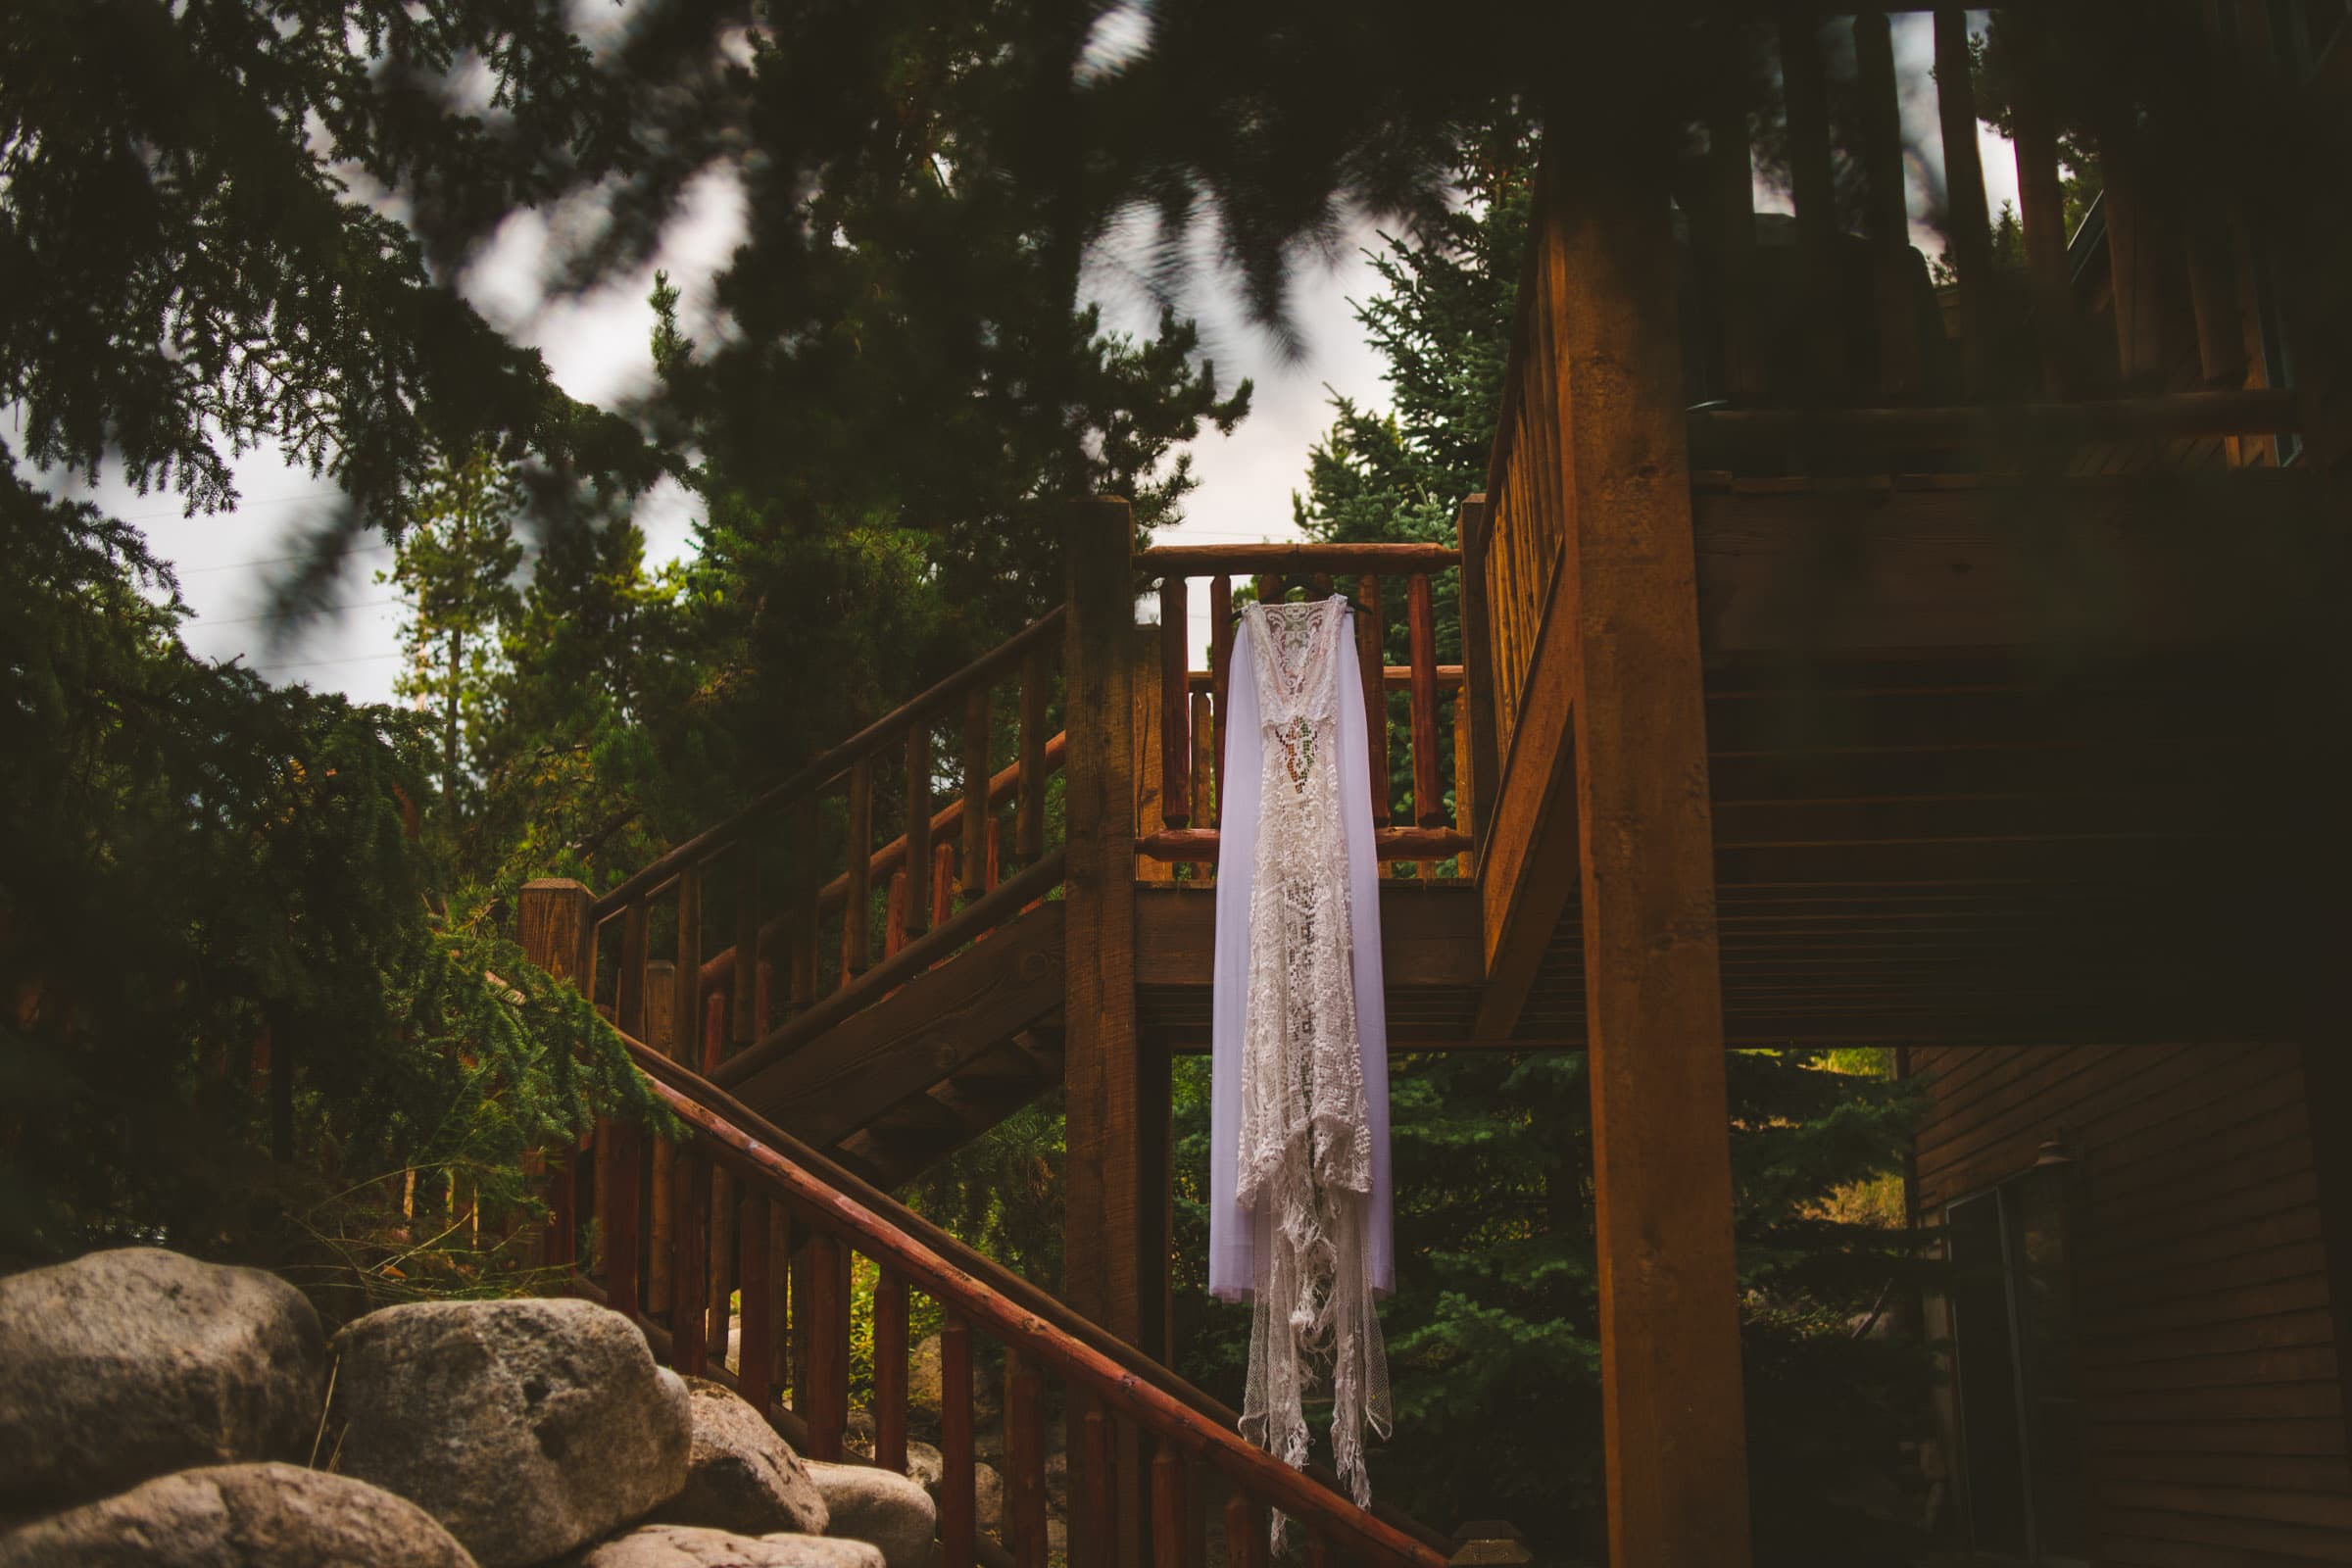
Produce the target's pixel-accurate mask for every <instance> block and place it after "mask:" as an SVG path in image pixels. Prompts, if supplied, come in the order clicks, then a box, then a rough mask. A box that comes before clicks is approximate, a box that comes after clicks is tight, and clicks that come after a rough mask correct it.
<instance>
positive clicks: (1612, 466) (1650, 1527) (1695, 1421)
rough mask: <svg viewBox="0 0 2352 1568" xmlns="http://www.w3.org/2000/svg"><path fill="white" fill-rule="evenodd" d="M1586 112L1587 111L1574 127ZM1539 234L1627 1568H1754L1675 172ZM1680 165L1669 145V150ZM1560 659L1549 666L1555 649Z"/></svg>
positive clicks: (1617, 1519) (1621, 190) (1606, 1390)
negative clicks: (1557, 380)
mask: <svg viewBox="0 0 2352 1568" xmlns="http://www.w3.org/2000/svg"><path fill="white" fill-rule="evenodd" d="M1572 113H1573V112H1572ZM1590 131H1591V133H1590V134H1589V135H1585V134H1580V135H1577V136H1573V137H1569V138H1567V139H1565V140H1564V141H1562V142H1561V143H1558V144H1557V145H1560V146H1563V147H1566V148H1576V149H1579V151H1578V152H1577V153H1576V154H1574V155H1572V156H1576V157H1577V158H1578V160H1579V162H1580V164H1581V165H1582V167H1580V168H1579V169H1578V170H1577V171H1576V177H1575V178H1574V179H1573V180H1569V181H1563V182H1561V183H1560V184H1559V185H1558V186H1555V188H1560V189H1573V191H1574V193H1575V194H1574V197H1573V198H1572V199H1570V200H1566V201H1560V202H1556V203H1553V204H1551V207H1550V210H1549V211H1548V213H1546V214H1544V215H1543V216H1541V217H1540V218H1539V220H1538V222H1539V227H1538V229H1537V232H1536V234H1535V236H1534V237H1535V241H1536V243H1538V244H1540V245H1543V246H1545V247H1547V248H1550V249H1552V250H1553V251H1554V252H1555V254H1556V255H1557V256H1558V257H1559V264H1558V265H1559V268H1560V270H1561V271H1562V272H1563V273H1564V281H1565V287H1566V290H1567V294H1568V297H1569V300H1570V302H1572V305H1573V308H1572V309H1569V310H1566V311H1563V312H1562V313H1560V316H1559V318H1558V319H1559V322H1560V325H1559V328H1558V336H1559V343H1558V349H1559V352H1558V354H1557V356H1556V358H1555V360H1554V363H1555V364H1556V365H1557V366H1558V367H1559V370H1558V373H1559V375H1560V377H1561V380H1562V385H1561V387H1560V388H1559V391H1558V407H1559V408H1560V410H1561V411H1562V416H1561V417H1562V422H1563V424H1564V425H1565V429H1564V431H1563V439H1564V441H1565V443H1566V445H1567V447H1568V456H1567V461H1566V463H1565V464H1564V466H1565V467H1566V468H1567V470H1568V471H1567V475H1566V478H1567V481H1568V485H1569V494H1568V496H1567V498H1566V499H1567V503H1568V519H1569V524H1568V528H1567V541H1568V542H1567V551H1568V559H1567V561H1566V562H1565V563H1564V564H1563V568H1562V570H1561V571H1560V573H1559V580H1560V583H1561V591H1562V593H1563V595H1564V596H1565V597H1564V599H1563V600H1562V601H1559V602H1555V603H1554V604H1553V606H1552V607H1551V613H1552V614H1554V615H1558V616H1563V617H1564V625H1563V626H1562V627H1560V628H1559V629H1560V630H1562V631H1565V632H1567V633H1568V634H1569V635H1572V636H1573V639H1574V653H1575V658H1574V669H1575V672H1576V679H1575V686H1576V690H1575V694H1574V702H1573V705H1572V711H1571V726H1572V734H1573V738H1574V747H1573V753H1574V762H1573V766H1574V780H1575V793H1574V802H1575V807H1576V812H1575V815H1576V823H1577V834H1578V844H1579V854H1580V859H1581V862H1582V877H1581V892H1582V898H1583V904H1584V941H1585V977H1586V978H1585V997H1586V1001H1585V1006H1586V1030H1587V1042H1588V1045H1587V1049H1588V1051H1589V1053H1590V1063H1589V1072H1590V1075H1591V1082H1592V1094H1593V1175H1594V1186H1595V1225H1596V1233H1597V1242H1598V1251H1599V1284H1600V1353H1601V1380H1602V1381H1601V1394H1602V1399H1601V1402H1602V1421H1603V1426H1604V1433H1605V1441H1606V1454H1607V1464H1608V1477H1607V1488H1608V1519H1609V1542H1610V1553H1611V1560H1612V1561H1613V1562H1615V1563H1617V1564H1620V1565H1624V1568H1632V1565H1637V1564H1638V1565H1641V1568H1700V1565H1704V1568H1742V1565H1744V1564H1745V1563H1747V1562H1748V1561H1749V1546H1748V1499H1747V1485H1746V1477H1747V1456H1746V1443H1745V1436H1744V1418H1743V1414H1742V1410H1743V1404H1744V1401H1743V1399H1742V1397H1741V1383H1740V1320H1739V1295H1738V1285H1737V1275H1736V1271H1735V1267H1734V1256H1733V1237H1732V1182H1731V1153H1730V1142H1729V1118H1728V1115H1727V1111H1726V1104H1725V1086H1724V1047H1723V1002H1722V990H1721V987H1722V981H1721V974H1720V970H1719V967H1718V963H1717V955H1716V927H1715V868H1714V858H1713V850H1714V845H1713V830H1712V822H1711V810H1710V804H1709V796H1708V788H1707V736H1706V715H1705V711H1704V707H1703V702H1702V686H1701V670H1700V664H1699V640H1698V598H1697V591H1696V567H1695V564H1694V556H1693V546H1692V538H1691V479H1690V472H1689V461H1688V454H1687V434H1686V425H1685V418H1684V414H1683V409H1682V405H1683V401H1684V400H1683V397H1682V365H1681V358H1680V339H1679V331H1680V328H1679V325H1678V323H1677V320H1676V299H1675V276H1676V269H1675V248H1674V233H1673V229H1672V227H1671V225H1670V221H1669V214H1668V208H1667V199H1666V194H1665V193H1666V191H1667V188H1668V180H1667V179H1666V177H1665V173H1666V172H1665V171H1664V170H1661V169H1653V168H1649V167H1647V164H1646V161H1645V157H1644V154H1643V149H1644V148H1645V147H1646V146H1647V145H1648V143H1647V142H1645V141H1644V140H1643V139H1642V137H1640V136H1639V135H1633V136H1629V135H1626V134H1624V133H1623V130H1622V127H1619V130H1618V133H1617V134H1610V133H1609V127H1606V126H1593V127H1590ZM1661 144H1663V143H1662V142H1661ZM1547 652H1548V650H1547Z"/></svg>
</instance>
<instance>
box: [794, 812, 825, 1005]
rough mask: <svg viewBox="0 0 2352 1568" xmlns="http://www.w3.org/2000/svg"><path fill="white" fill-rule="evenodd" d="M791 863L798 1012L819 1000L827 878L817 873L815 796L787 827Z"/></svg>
mask: <svg viewBox="0 0 2352 1568" xmlns="http://www.w3.org/2000/svg"><path fill="white" fill-rule="evenodd" d="M787 832H788V837H787V840H786V843H787V846H788V848H789V850H790V852H791V857H792V858H791V863H790V864H789V865H788V866H787V867H786V870H785V884H784V885H785V894H784V898H785V906H784V907H785V910H786V913H787V917H788V918H789V919H790V921H791V925H790V927H789V930H790V936H789V937H788V939H787V946H788V951H787V954H786V957H787V960H788V962H789V963H790V965H791V990H790V993H789V995H790V998H791V1002H792V1010H793V1013H794V1014H796V1015H797V1014H798V1013H800V1012H801V1010H802V1009H804V1008H805V1007H807V1006H808V1005H809V1004H810V1003H812V1002H814V1001H815V1000H816V949H817V936H818V932H819V929H820V927H821V926H822V924H823V920H824V917H823V915H822V914H821V913H820V912H819V898H820V892H821V889H822V887H823V884H824V878H823V877H822V876H821V875H819V874H818V866H817V831H816V797H815V796H813V795H811V796H810V797H809V799H808V800H807V801H804V802H803V803H802V804H801V805H799V806H796V807H794V808H793V811H792V818H791V822H790V824H789V827H788V829H787Z"/></svg>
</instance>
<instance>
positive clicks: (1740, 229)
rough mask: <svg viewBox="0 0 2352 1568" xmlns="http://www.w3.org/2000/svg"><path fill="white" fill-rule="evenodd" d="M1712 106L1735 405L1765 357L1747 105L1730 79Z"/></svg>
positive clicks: (1758, 378) (1719, 261) (1720, 272)
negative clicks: (1759, 318) (1758, 315)
mask: <svg viewBox="0 0 2352 1568" xmlns="http://www.w3.org/2000/svg"><path fill="white" fill-rule="evenodd" d="M1712 104H1713V109H1712V112H1711V113H1709V115H1708V116H1707V173H1708V180H1709V183H1710V184H1711V185H1712V186H1713V189H1714V206H1715V222H1716V237H1715V243H1716V260H1715V273H1716V275H1715V286H1716V288H1717V289H1718V290H1719V292H1720V297H1721V300H1722V308H1723V387H1724V395H1725V396H1726V397H1728V398H1730V399H1731V400H1732V401H1733V402H1735V403H1754V402H1755V401H1757V399H1758V398H1759V396H1760V395H1761V394H1762V392H1763V390H1764V361H1763V355H1762V353H1761V351H1760V350H1759V349H1758V347H1757V334H1756V178H1755V163H1754V158H1753V155H1752V152H1751V150H1750V148H1749V144H1748V128H1747V106H1746V105H1745V104H1743V103H1741V102H1740V100H1739V99H1738V98H1737V97H1736V96H1735V95H1734V93H1733V91H1732V90H1731V85H1730V84H1729V83H1727V84H1726V85H1725V87H1724V89H1723V90H1721V91H1718V92H1717V93H1715V94H1714V96H1713V98H1712ZM1493 499H1495V500H1496V501H1500V500H1502V499H1503V498H1502V497H1499V496H1497V497H1495V498H1493Z"/></svg>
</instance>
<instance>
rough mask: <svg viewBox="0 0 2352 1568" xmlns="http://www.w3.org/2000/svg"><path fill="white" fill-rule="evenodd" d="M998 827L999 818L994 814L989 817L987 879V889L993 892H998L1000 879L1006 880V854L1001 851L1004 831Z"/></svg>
mask: <svg viewBox="0 0 2352 1568" xmlns="http://www.w3.org/2000/svg"><path fill="white" fill-rule="evenodd" d="M998 829H999V824H998V822H997V819H996V818H995V817H993V816H992V817H990V818H989V819H988V881H987V891H989V892H991V893H994V892H996V891H997V884H998V883H999V882H1000V881H1002V880H1004V876H1005V857H1004V855H1003V854H1002V853H1001V850H1000V845H1001V844H1002V842H1003V840H1004V837H1005V835H1004V834H1003V833H1002V832H1000V831H999V830H998Z"/></svg>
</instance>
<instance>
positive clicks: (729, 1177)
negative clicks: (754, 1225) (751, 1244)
mask: <svg viewBox="0 0 2352 1568" xmlns="http://www.w3.org/2000/svg"><path fill="white" fill-rule="evenodd" d="M735 1186H736V1184H735V1177H734V1174H733V1173H732V1172H731V1171H729V1170H727V1169H726V1167H724V1166H723V1165H717V1164H713V1165H712V1166H711V1221H710V1225H709V1233H710V1238H711V1262H710V1265H709V1269H708V1273H707V1275H706V1278H707V1280H708V1282H709V1285H710V1295H709V1297H708V1299H706V1301H705V1310H706V1311H708V1312H709V1314H710V1327H709V1328H708V1329H707V1330H705V1332H706V1333H707V1334H708V1335H709V1338H708V1339H707V1340H705V1341H704V1346H705V1354H706V1355H707V1357H708V1358H709V1360H710V1361H711V1364H712V1365H714V1366H724V1365H726V1364H727V1338H728V1331H729V1330H730V1329H731V1328H732V1327H733V1326H734V1321H735V1305H734V1295H735V1197H736V1193H735Z"/></svg>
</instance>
